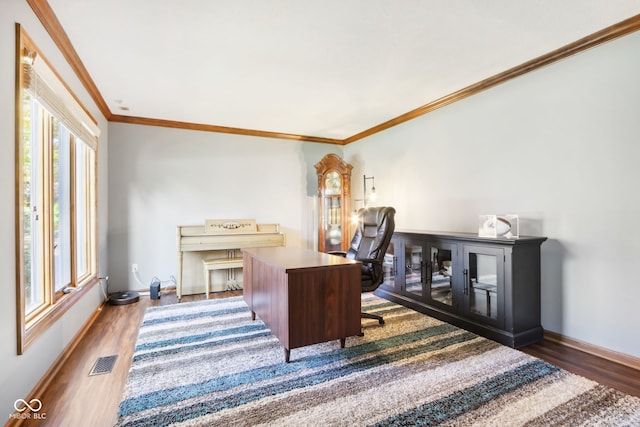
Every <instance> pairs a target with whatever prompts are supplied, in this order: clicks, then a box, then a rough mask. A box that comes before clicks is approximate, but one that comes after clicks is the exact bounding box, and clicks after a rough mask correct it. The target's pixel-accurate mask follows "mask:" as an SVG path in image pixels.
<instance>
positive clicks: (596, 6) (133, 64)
mask: <svg viewBox="0 0 640 427" xmlns="http://www.w3.org/2000/svg"><path fill="white" fill-rule="evenodd" d="M49 4H50V6H51V8H52V9H53V11H54V12H55V14H56V15H57V17H58V19H59V20H60V22H61V24H62V26H63V27H64V29H65V31H66V32H67V35H68V36H69V38H70V39H71V42H72V44H73V46H74V47H75V49H76V51H77V52H78V54H79V56H80V58H81V60H82V62H83V63H84V65H85V67H86V69H87V70H88V72H89V74H90V75H91V77H92V78H93V80H94V82H95V83H96V86H97V87H98V90H99V91H100V93H101V94H102V97H103V98H104V100H105V101H106V103H107V104H108V106H109V108H110V110H111V112H112V113H113V114H119V115H129V116H136V117H144V118H152V119H165V120H175V121H183V122H189V123H200V124H209V125H218V126H229V127H237V128H244V129H253V130H262V131H270V132H285V133H292V134H299V135H310V136H318V137H326V138H335V139H344V138H347V137H349V136H352V135H354V134H356V133H359V132H362V131H364V130H366V129H369V128H371V127H373V126H375V125H378V124H380V123H382V122H385V121H387V120H390V119H392V118H394V117H397V116H399V115H401V114H404V113H406V112H408V111H411V110H413V109H415V108H417V107H420V106H422V105H425V104H427V103H429V102H431V101H434V100H436V99H438V98H440V97H442V96H445V95H448V94H451V93H453V92H455V91H457V90H460V89H462V88H464V87H466V86H468V85H470V84H473V83H476V82H479V81H481V80H484V79H485V78H487V77H490V76H493V75H495V74H498V73H500V72H502V71H505V70H507V69H509V68H511V67H513V66H516V65H519V64H522V63H523V62H526V61H528V60H531V59H533V58H536V57H538V56H541V55H543V54H546V53H548V52H551V51H553V50H555V49H557V48H560V47H562V46H564V45H566V44H569V43H571V42H574V41H576V40H578V39H580V38H582V37H585V36H587V35H589V34H592V33H594V32H596V31H598V30H601V29H603V28H605V27H608V26H610V25H612V24H615V23H617V22H620V21H622V20H624V19H626V18H629V17H631V16H634V15H636V14H640V0H562V1H558V0H527V1H524V0H520V1H513V0H393V1H392V0H180V1H177V0H108V1H105V0H82V1H78V0H49ZM123 108H128V111H127V110H125V109H123Z"/></svg>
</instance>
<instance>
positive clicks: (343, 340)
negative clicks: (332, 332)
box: [340, 338, 347, 348]
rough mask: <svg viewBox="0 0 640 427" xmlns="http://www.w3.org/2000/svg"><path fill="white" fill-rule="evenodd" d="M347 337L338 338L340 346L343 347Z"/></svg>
mask: <svg viewBox="0 0 640 427" xmlns="http://www.w3.org/2000/svg"><path fill="white" fill-rule="evenodd" d="M346 342H347V339H346V338H340V348H344V345H345V344H346Z"/></svg>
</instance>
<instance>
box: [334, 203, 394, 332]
mask: <svg viewBox="0 0 640 427" xmlns="http://www.w3.org/2000/svg"><path fill="white" fill-rule="evenodd" d="M395 213H396V210H395V209H394V208H392V207H374V208H362V209H360V210H359V211H358V226H357V228H356V231H355V233H354V235H353V239H352V240H351V246H350V247H349V250H348V251H347V252H337V251H336V252H329V253H331V254H334V255H342V256H344V257H346V258H349V259H355V260H358V261H360V262H361V263H362V284H361V285H362V292H371V291H375V290H376V289H377V288H378V286H380V284H381V283H382V279H383V278H384V275H383V271H382V263H383V261H384V255H385V253H386V252H387V247H388V246H389V242H390V241H391V236H392V235H393V230H394V229H395V221H394V215H395ZM360 317H363V318H367V319H377V320H378V323H380V324H381V325H384V319H383V318H382V316H377V315H375V314H370V313H360Z"/></svg>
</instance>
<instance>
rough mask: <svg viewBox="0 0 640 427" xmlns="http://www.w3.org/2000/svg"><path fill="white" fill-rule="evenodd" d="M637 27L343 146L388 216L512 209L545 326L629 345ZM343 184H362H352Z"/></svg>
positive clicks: (418, 223)
mask: <svg viewBox="0 0 640 427" xmlns="http://www.w3.org/2000/svg"><path fill="white" fill-rule="evenodd" d="M638 52H640V33H635V34H632V35H630V36H627V37H625V38H622V39H618V40H616V41H613V42H610V43H608V44H606V45H603V46H600V47H597V48H595V49H592V50H589V51H587V52H584V53H582V54H580V55H577V56H574V57H571V58H569V59H566V60H564V61H562V62H559V63H556V64H553V65H551V66H548V67H546V68H543V69H541V70H538V71H536V72H533V73H529V74H527V75H525V76H523V77H520V78H517V79H515V80H512V81H510V82H508V83H505V84H503V85H501V86H498V87H495V88H493V89H490V90H487V91H486V92H484V93H481V94H479V95H476V96H473V97H471V98H468V99H466V100H463V101H460V102H458V103H455V104H452V105H450V106H447V107H445V108H443V109H440V110H438V111H435V112H433V113H430V114H427V115H425V116H422V117H420V118H418V119H415V120H413V121H410V122H407V123H405V124H402V125H399V126H397V127H394V128H391V129H388V130H386V131H384V132H382V133H379V134H376V135H373V136H371V137H369V138H367V139H365V140H362V141H358V142H356V143H353V144H350V145H348V146H346V147H345V150H344V153H345V159H346V160H347V161H349V162H351V163H352V164H354V176H361V174H363V173H366V174H367V175H368V176H369V175H374V176H375V178H376V180H375V183H376V189H377V190H378V194H379V203H378V204H380V205H384V204H389V205H393V206H395V208H396V209H397V226H398V227H400V228H416V229H423V230H441V231H467V232H477V226H478V215H480V214H487V213H516V214H519V215H520V217H521V220H522V223H523V224H522V226H523V227H522V228H523V231H524V234H533V235H544V236H547V237H548V238H549V240H548V241H547V242H545V243H544V244H543V245H542V262H543V265H542V323H543V326H544V328H545V329H548V330H551V331H555V332H559V333H562V334H564V335H566V336H569V337H572V338H575V339H578V340H582V341H586V342H588V343H591V344H595V345H598V346H602V347H606V348H609V349H612V350H616V351H620V352H622V353H626V354H630V355H633V356H636V357H640V314H639V313H640V311H639V310H638V302H639V301H640V279H639V275H638V274H637V271H636V269H637V266H638V260H640V232H639V231H638V227H637V223H638V218H639V217H640V195H639V194H640V193H639V192H638V188H637V187H638V183H640V168H639V167H638V161H639V160H640V143H639V140H638V136H639V135H640V80H639V79H638V76H640V55H639V54H638ZM353 185H354V194H360V193H361V191H362V184H361V183H360V182H359V181H358V180H356V181H354V183H353Z"/></svg>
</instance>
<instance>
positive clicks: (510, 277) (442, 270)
mask: <svg viewBox="0 0 640 427" xmlns="http://www.w3.org/2000/svg"><path fill="white" fill-rule="evenodd" d="M545 240H546V237H531V236H522V237H520V238H517V239H507V238H491V237H479V236H477V235H475V234H471V233H439V232H417V231H397V232H395V233H394V235H393V238H392V239H391V244H390V245H389V249H388V251H387V255H386V257H385V263H384V269H385V281H384V283H383V284H382V285H380V287H379V288H378V290H377V291H376V295H378V296H380V297H382V298H386V299H388V300H390V301H393V302H397V303H399V304H402V305H404V306H406V307H409V308H412V309H414V310H417V311H420V312H422V313H425V314H428V315H431V316H433V317H435V318H438V319H440V320H443V321H445V322H449V323H451V324H454V325H456V326H459V327H461V328H464V329H467V330H469V331H471V332H474V333H477V334H479V335H482V336H484V337H487V338H490V339H493V340H495V341H498V342H500V343H502V344H505V345H508V346H510V347H514V348H519V347H523V346H526V345H529V344H532V343H535V342H539V341H541V340H542V336H543V329H542V326H541V322H540V245H541V244H542V242H544V241H545Z"/></svg>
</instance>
